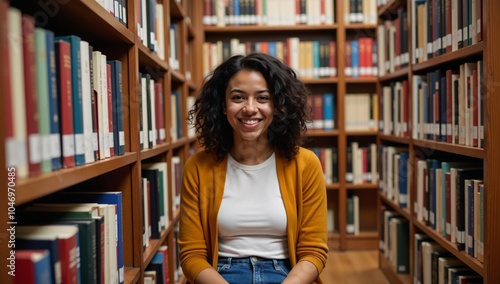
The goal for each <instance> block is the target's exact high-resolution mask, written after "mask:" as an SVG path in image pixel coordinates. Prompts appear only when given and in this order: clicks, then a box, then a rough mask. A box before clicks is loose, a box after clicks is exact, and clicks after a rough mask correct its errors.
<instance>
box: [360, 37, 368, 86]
mask: <svg viewBox="0 0 500 284" xmlns="http://www.w3.org/2000/svg"><path fill="white" fill-rule="evenodd" d="M358 45H359V76H360V77H366V76H367V75H368V74H367V68H366V67H367V63H368V62H367V59H368V58H366V53H367V50H366V39H365V38H359V39H358Z"/></svg>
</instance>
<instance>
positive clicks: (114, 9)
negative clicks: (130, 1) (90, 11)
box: [41, 0, 127, 26]
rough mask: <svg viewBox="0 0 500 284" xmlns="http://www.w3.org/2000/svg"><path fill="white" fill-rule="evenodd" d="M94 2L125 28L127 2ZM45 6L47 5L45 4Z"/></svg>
mask: <svg viewBox="0 0 500 284" xmlns="http://www.w3.org/2000/svg"><path fill="white" fill-rule="evenodd" d="M96 1H97V3H99V4H100V5H101V6H102V7H103V8H104V9H106V11H108V12H109V13H110V14H111V15H113V16H115V18H116V19H117V20H118V21H119V22H120V23H122V24H123V25H124V26H127V1H125V0H96ZM41 5H43V4H41ZM47 5H49V4H48V3H47ZM49 9H50V8H49ZM46 11H47V10H46Z"/></svg>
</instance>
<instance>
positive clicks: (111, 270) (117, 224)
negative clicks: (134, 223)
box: [15, 191, 125, 283]
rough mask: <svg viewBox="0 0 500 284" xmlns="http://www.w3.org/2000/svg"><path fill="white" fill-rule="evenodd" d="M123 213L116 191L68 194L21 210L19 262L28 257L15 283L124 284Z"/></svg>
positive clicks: (50, 197) (17, 236)
mask: <svg viewBox="0 0 500 284" xmlns="http://www.w3.org/2000/svg"><path fill="white" fill-rule="evenodd" d="M122 208H123V207H122V193H121V192H116V191H113V192H78V191H63V192H59V193H56V194H54V195H52V196H49V197H46V198H43V199H41V200H39V201H37V203H34V204H32V205H29V206H27V207H24V208H22V210H21V211H19V212H18V213H19V214H18V215H17V220H16V221H17V223H18V224H23V225H22V226H16V228H15V230H16V251H17V253H16V257H17V254H18V253H19V252H20V251H21V252H24V254H25V255H26V257H25V259H24V261H23V262H19V263H18V266H17V269H18V270H19V271H22V273H20V274H19V275H18V276H19V277H16V281H20V282H16V283H35V282H24V281H29V279H40V278H39V277H46V278H50V281H47V282H44V283H124V280H125V279H124V273H125V268H124V259H123V219H122V214H123V209H122ZM36 253H38V254H40V253H41V255H39V257H28V256H29V255H31V256H33V255H34V254H36ZM37 267H38V268H37ZM44 279H45V278H44ZM36 283H38V282H36Z"/></svg>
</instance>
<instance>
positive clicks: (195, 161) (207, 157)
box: [185, 150, 219, 167]
mask: <svg viewBox="0 0 500 284" xmlns="http://www.w3.org/2000/svg"><path fill="white" fill-rule="evenodd" d="M218 163H219V161H217V160H216V159H215V156H214V155H213V154H211V153H208V152H206V151H204V150H200V151H198V152H196V153H194V154H193V155H191V156H190V157H189V158H188V159H187V161H186V164H185V166H186V167H188V166H189V167H213V166H215V165H216V164H218Z"/></svg>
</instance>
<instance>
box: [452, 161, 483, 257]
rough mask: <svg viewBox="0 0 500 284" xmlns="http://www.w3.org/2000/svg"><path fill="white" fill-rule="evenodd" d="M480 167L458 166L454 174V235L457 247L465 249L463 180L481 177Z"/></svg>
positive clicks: (481, 170)
mask: <svg viewBox="0 0 500 284" xmlns="http://www.w3.org/2000/svg"><path fill="white" fill-rule="evenodd" d="M482 178H483V169H482V168H460V169H457V176H456V180H455V182H456V190H457V193H456V196H457V199H456V220H457V224H456V236H457V249H458V250H465V236H466V232H465V206H466V204H465V193H466V192H467V191H466V188H465V180H466V179H482Z"/></svg>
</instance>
